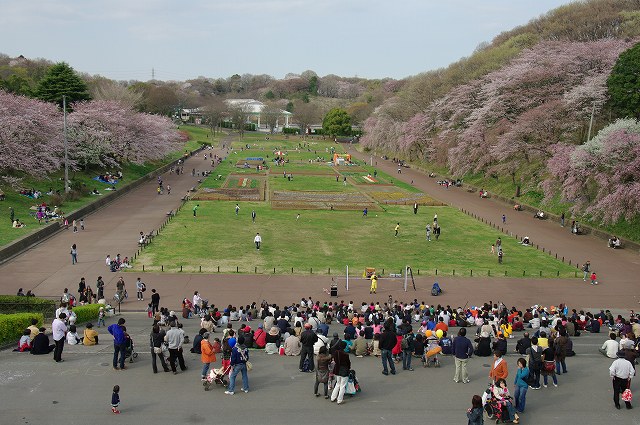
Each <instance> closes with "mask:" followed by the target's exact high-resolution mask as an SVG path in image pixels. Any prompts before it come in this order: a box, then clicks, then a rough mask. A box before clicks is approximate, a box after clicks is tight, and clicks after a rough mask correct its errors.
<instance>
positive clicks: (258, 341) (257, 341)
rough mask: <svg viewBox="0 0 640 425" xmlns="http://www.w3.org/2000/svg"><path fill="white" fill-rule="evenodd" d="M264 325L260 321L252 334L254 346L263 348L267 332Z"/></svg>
mask: <svg viewBox="0 0 640 425" xmlns="http://www.w3.org/2000/svg"><path fill="white" fill-rule="evenodd" d="M263 327H264V325H263V324H262V323H260V324H259V325H258V329H257V330H256V331H255V332H254V334H253V343H254V345H255V348H265V345H266V339H267V333H266V332H265V331H264V329H263Z"/></svg>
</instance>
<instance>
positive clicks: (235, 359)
mask: <svg viewBox="0 0 640 425" xmlns="http://www.w3.org/2000/svg"><path fill="white" fill-rule="evenodd" d="M248 361H249V350H247V347H245V346H244V336H239V337H238V340H237V342H236V344H235V345H234V346H233V348H232V349H231V375H230V376H229V387H227V391H225V392H224V393H225V394H227V395H233V394H234V393H235V391H234V390H235V388H236V377H237V376H238V374H239V373H241V374H242V391H244V392H245V393H248V392H249V375H248V374H247V362H248Z"/></svg>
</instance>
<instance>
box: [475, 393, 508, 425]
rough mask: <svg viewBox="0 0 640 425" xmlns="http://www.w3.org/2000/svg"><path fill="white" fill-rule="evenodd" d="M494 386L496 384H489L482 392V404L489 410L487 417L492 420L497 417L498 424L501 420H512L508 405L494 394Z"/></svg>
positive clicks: (486, 410) (505, 421) (485, 409)
mask: <svg viewBox="0 0 640 425" xmlns="http://www.w3.org/2000/svg"><path fill="white" fill-rule="evenodd" d="M493 386H494V384H489V388H487V389H486V390H485V392H484V393H483V394H482V405H483V406H484V411H485V412H487V417H488V418H489V419H490V420H494V419H495V421H496V423H497V424H499V423H500V422H504V423H507V422H512V419H510V418H509V412H508V411H507V409H506V407H505V406H504V405H503V404H502V403H500V401H499V400H498V399H496V397H495V395H494V394H493Z"/></svg>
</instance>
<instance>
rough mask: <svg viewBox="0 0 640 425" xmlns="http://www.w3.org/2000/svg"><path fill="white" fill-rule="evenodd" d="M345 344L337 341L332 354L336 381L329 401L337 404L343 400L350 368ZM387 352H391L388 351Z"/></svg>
mask: <svg viewBox="0 0 640 425" xmlns="http://www.w3.org/2000/svg"><path fill="white" fill-rule="evenodd" d="M346 346H347V343H346V342H344V341H338V344H337V346H336V349H335V351H334V352H333V355H332V359H333V361H334V362H335V366H334V369H333V373H334V375H335V377H336V383H335V385H334V386H333V391H332V392H331V401H332V402H334V401H337V402H338V404H342V402H343V400H344V392H345V390H346V389H347V382H349V371H350V370H351V359H349V355H348V354H347V353H345V352H344V349H345V347H346ZM389 353H391V352H390V351H389ZM392 365H393V363H392ZM394 373H395V369H394Z"/></svg>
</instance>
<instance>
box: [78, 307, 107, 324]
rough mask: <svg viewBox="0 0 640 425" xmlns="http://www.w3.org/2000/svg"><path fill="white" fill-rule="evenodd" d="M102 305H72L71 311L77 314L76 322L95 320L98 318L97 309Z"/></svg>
mask: <svg viewBox="0 0 640 425" xmlns="http://www.w3.org/2000/svg"><path fill="white" fill-rule="evenodd" d="M100 307H104V305H103V304H87V305H80V306H78V307H73V311H74V312H75V313H76V316H78V320H77V321H76V323H78V324H80V323H85V322H95V321H96V320H98V310H100Z"/></svg>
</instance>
